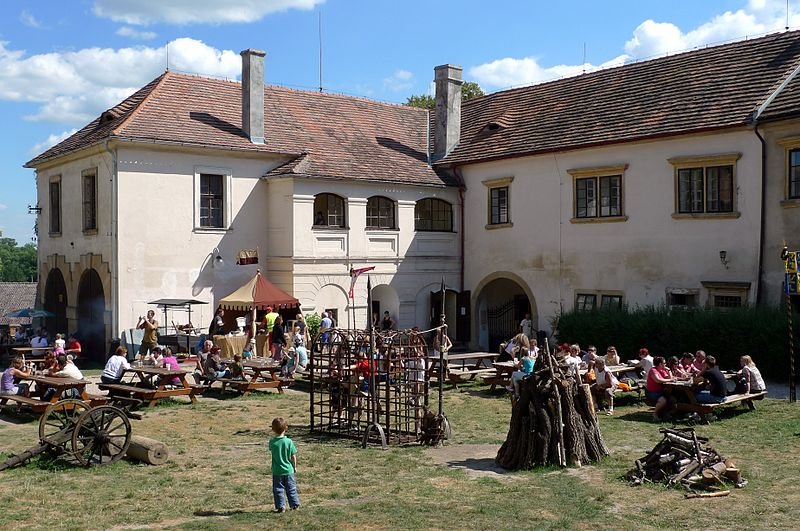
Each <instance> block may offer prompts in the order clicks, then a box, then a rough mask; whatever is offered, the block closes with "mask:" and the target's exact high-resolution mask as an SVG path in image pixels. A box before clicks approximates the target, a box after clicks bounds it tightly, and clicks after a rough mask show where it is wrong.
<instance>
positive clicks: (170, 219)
mask: <svg viewBox="0 0 800 531" xmlns="http://www.w3.org/2000/svg"><path fill="white" fill-rule="evenodd" d="M242 55H243V69H244V70H243V79H244V85H243V84H241V83H236V82H230V81H223V80H217V79H209V78H204V77H197V76H189V75H182V74H175V73H172V72H166V73H165V74H163V75H162V76H160V77H159V78H157V79H155V80H154V81H153V82H151V83H150V84H148V85H147V86H146V87H144V88H142V89H141V90H140V91H138V92H137V93H136V94H134V95H133V96H131V97H129V98H128V99H126V100H125V101H124V102H122V103H120V104H119V105H118V106H116V107H114V108H112V109H109V110H108V111H106V112H104V113H103V114H102V115H101V116H100V117H99V118H97V119H96V120H94V121H93V122H92V123H90V124H89V125H87V126H86V127H84V128H83V129H81V130H80V131H78V132H77V133H75V134H74V135H73V136H72V137H70V138H68V139H67V140H65V141H64V142H62V143H60V144H58V145H56V146H54V147H53V148H51V149H49V150H48V151H46V152H45V153H43V154H42V155H40V156H38V157H36V158H35V159H33V160H32V161H31V162H29V163H28V166H29V167H32V168H35V169H36V172H37V185H38V194H39V205H40V206H41V207H42V213H41V218H40V223H39V227H40V230H39V257H40V275H41V276H40V278H41V279H42V281H43V282H44V289H43V290H42V293H43V295H42V296H43V300H42V302H43V304H44V306H45V307H46V308H48V309H50V310H52V311H54V312H55V313H57V314H59V315H60V316H63V318H62V319H61V320H60V321H58V320H54V322H53V323H52V324H50V327H51V328H53V331H54V332H55V331H60V330H61V329H62V328H65V327H66V328H68V329H69V330H70V331H73V330H78V331H79V332H80V333H81V334H82V335H83V336H84V340H85V342H87V343H89V344H90V345H89V346H90V349H89V350H90V352H92V354H93V355H94V356H95V357H102V355H104V354H105V352H106V347H105V346H104V345H106V344H107V342H108V340H109V338H111V337H117V336H118V335H119V333H120V331H121V330H123V329H125V328H130V327H132V326H134V325H135V323H136V320H137V317H138V316H139V315H143V314H144V312H146V310H147V302H148V301H152V300H155V299H159V298H162V297H170V298H189V299H191V298H193V299H199V300H205V301H208V302H209V303H210V305H209V306H205V307H203V306H199V307H196V308H195V314H194V317H193V319H194V321H195V324H197V325H205V324H207V323H208V322H209V321H210V320H211V317H212V312H213V310H214V308H215V307H216V303H217V301H218V300H219V299H220V298H221V297H224V296H225V295H227V294H229V293H230V292H232V291H233V290H235V289H236V288H238V287H239V286H240V285H241V284H243V283H244V282H245V281H246V280H248V279H249V278H250V277H251V276H252V275H253V274H254V273H255V269H256V268H257V267H258V268H260V269H261V270H262V273H264V274H265V275H266V276H267V278H269V279H270V280H271V281H272V282H273V283H275V284H276V285H278V286H279V287H281V288H282V289H284V290H285V291H287V292H288V293H291V294H293V295H294V296H295V297H297V298H298V299H299V300H300V301H301V304H302V308H303V311H304V312H318V313H321V312H322V311H323V310H330V311H332V312H333V313H334V314H335V317H336V319H337V321H338V323H339V324H340V325H341V326H354V325H358V326H365V324H366V322H367V319H368V312H367V308H366V304H367V299H366V278H365V277H362V278H361V279H360V280H359V283H358V289H357V290H356V292H355V299H354V301H351V300H350V299H348V296H347V294H348V290H349V288H350V274H349V272H350V269H351V268H360V267H366V266H375V270H374V271H372V272H371V273H370V276H371V281H372V285H373V287H374V291H373V310H374V311H380V312H381V313H382V312H383V311H384V310H388V311H389V312H390V314H391V315H392V316H393V317H394V319H395V320H396V321H397V324H398V326H400V327H411V326H414V325H417V324H419V325H422V326H425V325H427V324H428V323H429V322H430V319H431V317H430V312H431V293H432V292H439V291H440V285H441V281H442V277H443V276H444V277H445V279H446V282H447V284H448V286H449V287H450V288H452V287H458V286H460V280H461V279H460V256H461V252H460V249H459V244H460V239H459V237H458V235H459V232H460V225H461V217H460V210H459V208H458V200H459V199H458V198H459V194H458V189H457V188H455V187H453V186H452V184H453V183H452V182H448V181H447V179H446V178H445V179H443V178H440V177H439V175H437V173H436V172H435V171H434V170H433V169H432V168H431V166H430V165H429V163H428V149H429V141H428V134H427V131H428V123H429V120H430V119H429V113H428V112H427V111H425V110H420V109H415V108H410V107H405V106H399V105H389V104H384V103H378V102H374V101H368V100H363V99H358V98H352V97H344V96H339V95H332V94H322V93H318V92H309V91H296V90H289V89H284V88H279V87H266V88H265V87H264V85H263V52H258V51H253V50H247V51H245V52H242ZM459 83H460V82H459ZM243 86H244V88H245V90H244V91H243V90H242V87H243ZM459 86H460V85H459ZM243 123H244V127H243V126H242V124H243ZM243 249H258V251H259V257H260V258H259V259H260V263H259V264H258V265H248V266H238V265H236V264H235V260H236V256H237V255H238V253H239V251H240V250H243ZM217 257H220V258H221V260H218V259H217ZM448 295H449V297H450V298H452V297H453V296H454V295H450V294H449V293H448ZM353 310H355V322H353V317H352V315H353ZM451 313H453V310H451ZM463 333H465V334H466V335H467V337H469V331H468V330H467V331H464V332H463Z"/></svg>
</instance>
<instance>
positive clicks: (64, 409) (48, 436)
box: [39, 398, 91, 448]
mask: <svg viewBox="0 0 800 531" xmlns="http://www.w3.org/2000/svg"><path fill="white" fill-rule="evenodd" d="M90 409H91V407H90V406H89V404H87V403H86V402H84V401H83V400H76V399H74V398H69V399H67V400H59V401H58V402H56V403H55V404H51V405H49V406H47V409H46V410H45V412H44V414H43V415H42V417H41V418H40V419H39V440H40V441H41V442H42V444H45V443H47V444H49V445H51V446H57V447H64V448H66V446H67V444H68V443H69V442H70V438H71V437H72V433H71V430H72V428H73V427H74V426H75V422H77V419H78V417H80V416H81V415H82V414H84V413H86V412H87V411H89V410H90Z"/></svg>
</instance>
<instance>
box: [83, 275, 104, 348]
mask: <svg viewBox="0 0 800 531" xmlns="http://www.w3.org/2000/svg"><path fill="white" fill-rule="evenodd" d="M105 310H106V298H105V294H104V293H103V283H102V282H101V281H100V275H98V274H97V271H95V270H94V269H88V270H86V271H85V272H84V273H83V275H82V276H81V281H80V283H79V284H78V330H77V334H78V338H79V339H80V341H81V347H82V349H83V354H82V355H83V356H86V357H88V358H90V359H93V360H95V361H103V360H104V359H105V354H106V352H105V346H106V326H105V323H104V320H103V317H104V315H105Z"/></svg>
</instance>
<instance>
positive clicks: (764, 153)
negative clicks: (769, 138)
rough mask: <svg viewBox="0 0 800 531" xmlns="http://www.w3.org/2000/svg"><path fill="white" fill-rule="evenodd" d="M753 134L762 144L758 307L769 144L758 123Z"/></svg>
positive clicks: (764, 230)
mask: <svg viewBox="0 0 800 531" xmlns="http://www.w3.org/2000/svg"><path fill="white" fill-rule="evenodd" d="M753 132H754V133H755V134H756V136H757V137H758V140H759V142H761V216H760V217H761V223H760V230H759V231H758V273H757V274H758V277H757V278H756V306H758V305H760V304H761V301H762V299H763V297H762V295H761V288H762V284H763V277H764V245H765V241H766V234H767V226H766V217H767V143H766V141H765V140H764V137H763V136H761V132H760V131H759V130H758V122H755V128H754V129H753Z"/></svg>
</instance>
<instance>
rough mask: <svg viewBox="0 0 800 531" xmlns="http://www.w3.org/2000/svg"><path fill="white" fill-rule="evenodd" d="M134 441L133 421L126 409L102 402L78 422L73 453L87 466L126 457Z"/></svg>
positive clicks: (73, 434)
mask: <svg viewBox="0 0 800 531" xmlns="http://www.w3.org/2000/svg"><path fill="white" fill-rule="evenodd" d="M130 444H131V422H130V421H129V420H128V416H127V415H126V414H125V412H124V411H123V410H121V409H120V408H118V407H114V406H98V407H96V408H93V409H90V410H89V411H86V412H85V413H83V414H82V415H81V416H80V417H78V420H77V421H76V422H75V429H74V430H73V433H72V453H73V455H74V456H75V458H76V459H77V460H78V461H79V462H80V463H81V464H82V465H85V466H89V465H105V464H108V463H113V462H114V461H117V460H119V459H121V458H122V456H124V455H125V452H126V451H127V450H128V446H130Z"/></svg>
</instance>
